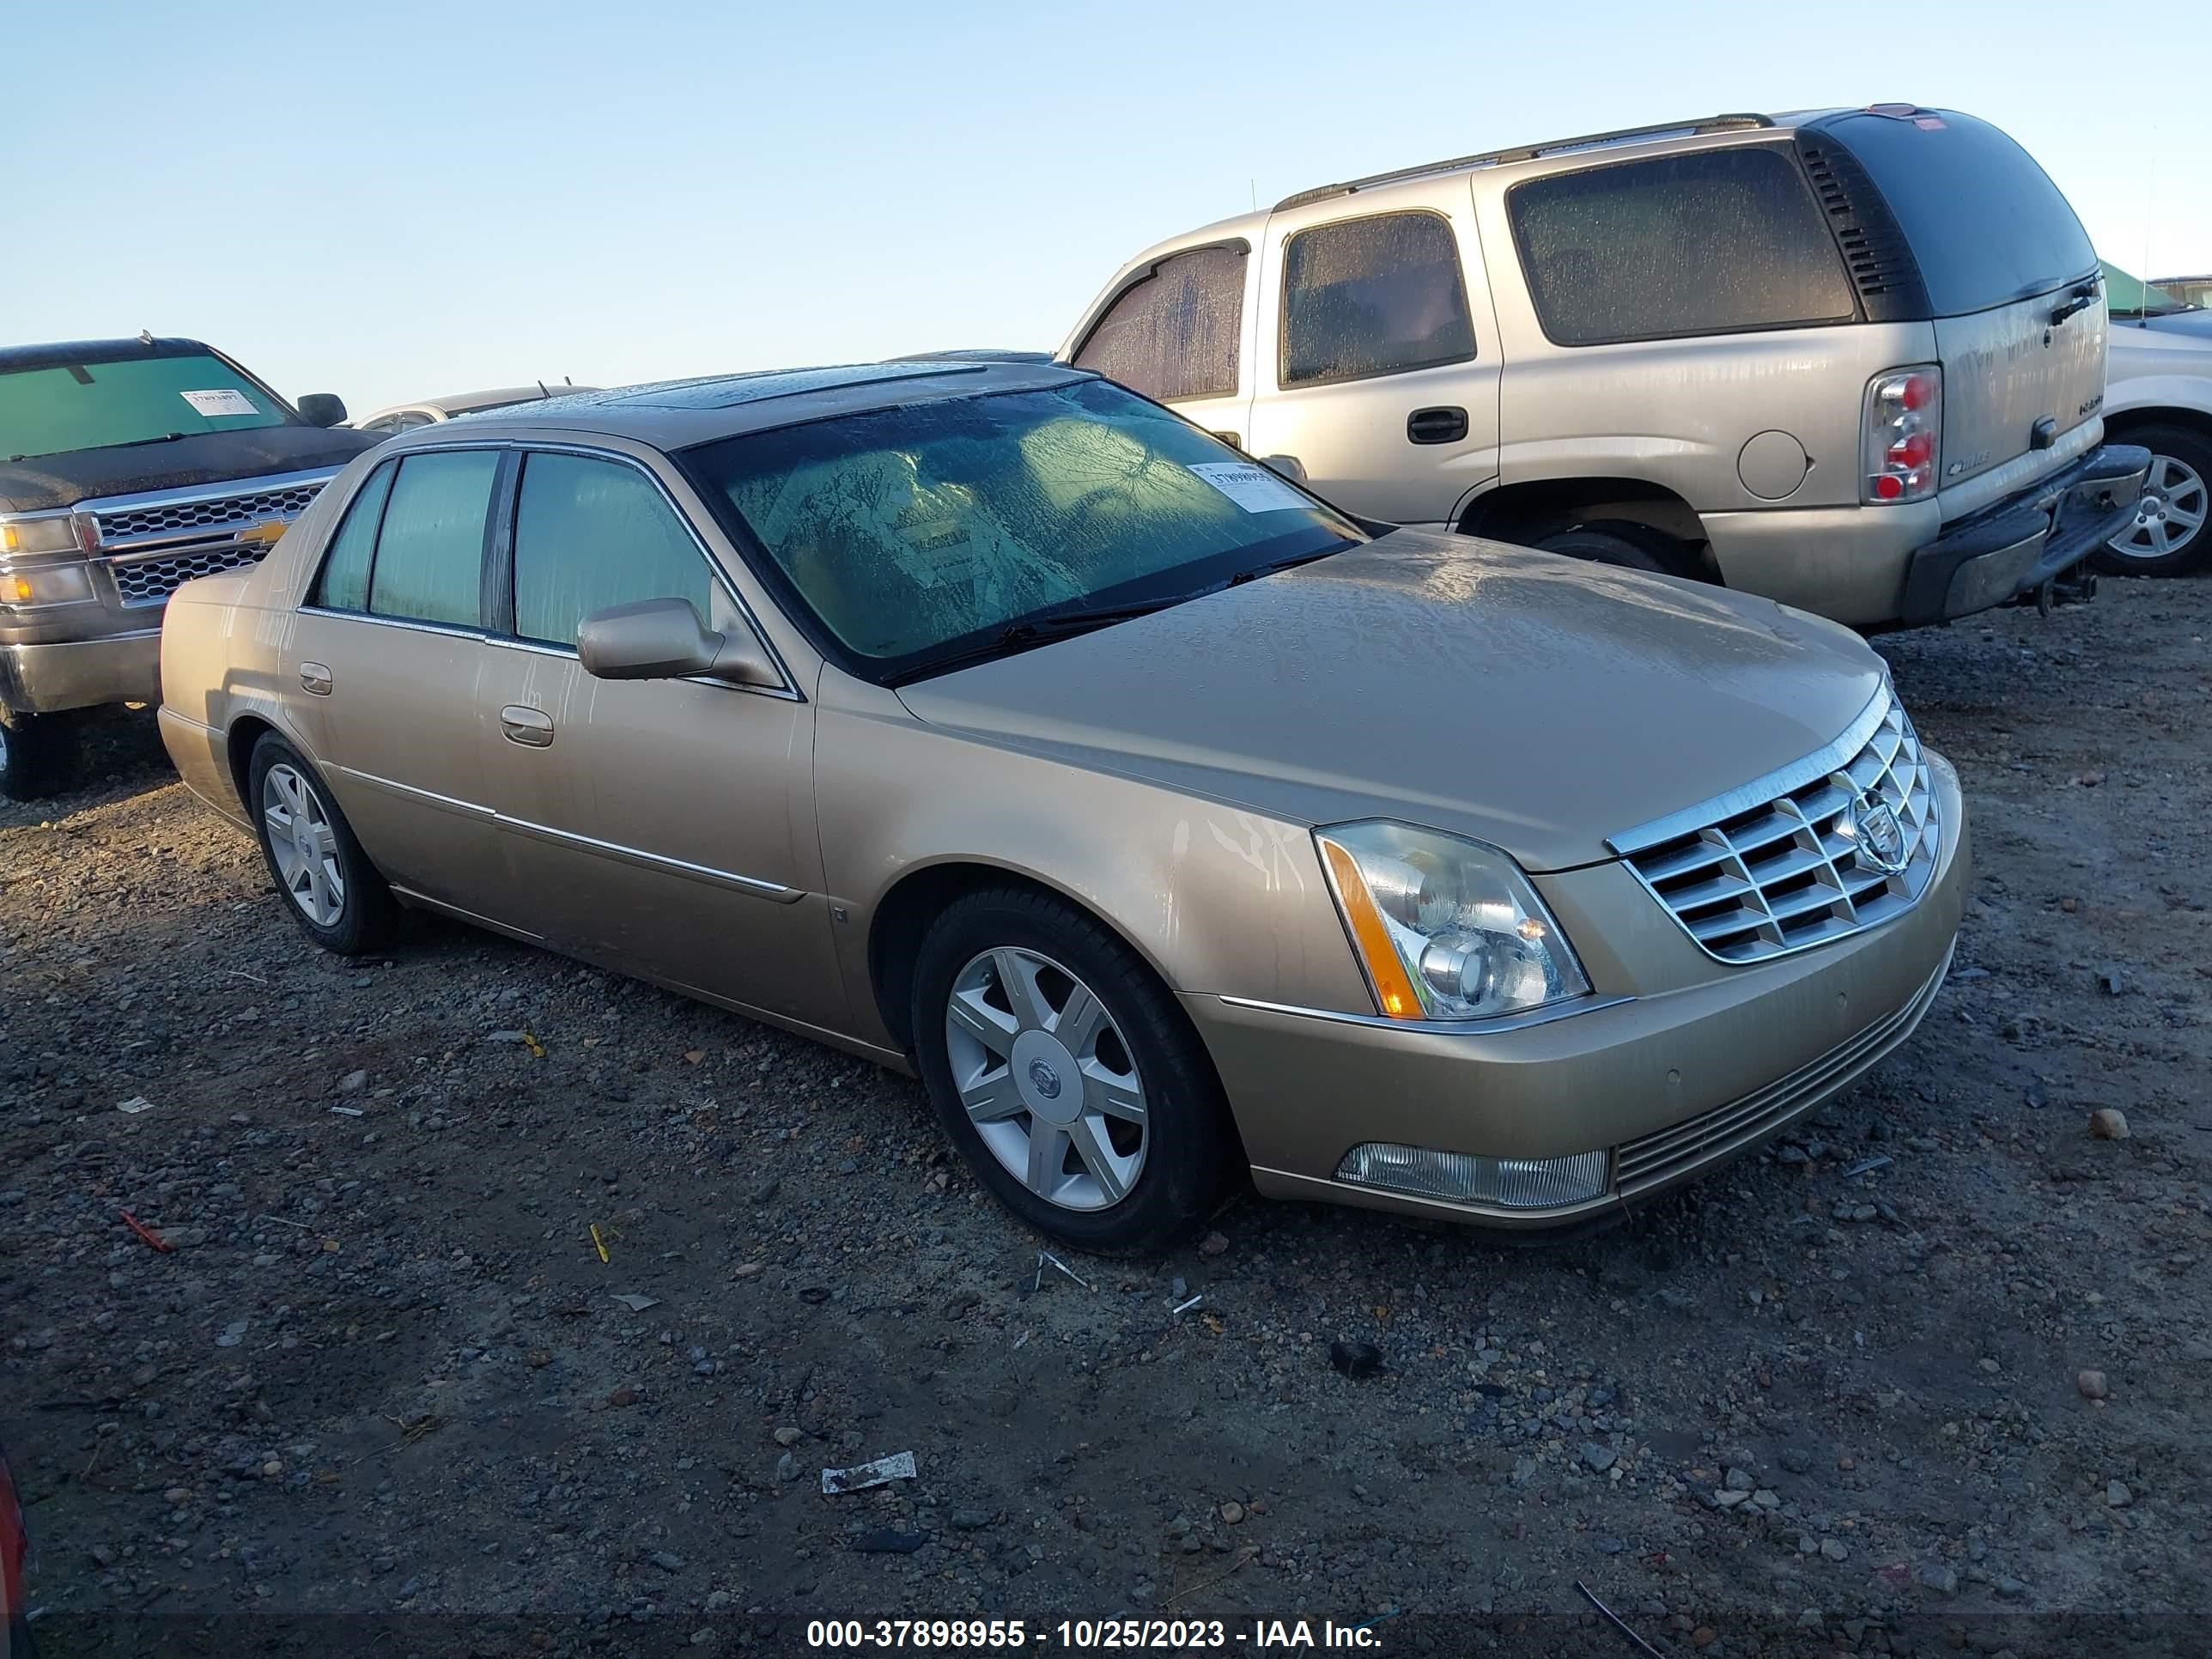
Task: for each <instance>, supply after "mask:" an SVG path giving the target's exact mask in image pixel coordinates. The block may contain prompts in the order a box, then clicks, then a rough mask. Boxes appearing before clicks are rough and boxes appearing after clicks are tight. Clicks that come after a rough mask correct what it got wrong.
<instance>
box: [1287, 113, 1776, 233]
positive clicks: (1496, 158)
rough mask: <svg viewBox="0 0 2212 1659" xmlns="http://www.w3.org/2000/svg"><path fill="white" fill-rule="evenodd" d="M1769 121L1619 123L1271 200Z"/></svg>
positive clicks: (1319, 196) (1323, 195)
mask: <svg viewBox="0 0 2212 1659" xmlns="http://www.w3.org/2000/svg"><path fill="white" fill-rule="evenodd" d="M1772 125H1774V122H1773V120H1772V119H1771V118H1770V117H1767V116H1765V115H1712V116H1707V117H1706V118H1704V119H1703V120H1694V121H1662V122H1660V123H1658V124H1657V125H1654V126H1648V127H1622V128H1620V129H1619V130H1618V131H1613V132H1593V133H1589V134H1586V135H1585V136H1583V137H1580V138H1555V139H1553V141H1552V142H1551V143H1544V144H1524V145H1522V146H1521V147H1519V148H1518V149H1493V150H1486V151H1484V152H1483V153H1482V154H1480V155H1455V156H1454V157H1453V158H1452V159H1451V160H1450V161H1425V162H1423V163H1422V164H1421V165H1420V166H1419V167H1399V168H1397V169H1396V170H1395V171H1393V172H1390V173H1370V174H1369V175H1368V176H1367V177H1366V178H1364V179H1348V180H1346V182H1345V183H1343V184H1340V185H1318V186H1316V188H1314V189H1312V190H1302V191H1299V192H1298V193H1297V195H1295V196H1285V197H1283V199H1282V200H1281V201H1279V202H1278V203H1276V204H1275V211H1276V212H1278V213H1280V212H1282V211H1283V210H1284V209H1285V208H1294V207H1303V206H1304V204H1306V203H1308V202H1320V201H1326V200H1327V199H1328V197H1332V196H1350V195H1352V193H1353V192H1354V191H1362V190H1372V189H1374V188H1375V186H1376V185H1395V184H1396V183H1397V182H1398V181H1399V180H1400V179H1419V178H1420V177H1422V176H1423V175H1424V174H1426V173H1449V172H1451V171H1453V170H1454V169H1455V168H1458V167H1503V166H1504V165H1505V164H1506V163H1507V162H1509V161H1534V160H1536V159H1537V158H1538V157H1539V156H1544V155H1567V154H1569V153H1571V152H1572V151H1575V150H1581V149H1604V148H1605V147H1606V146H1607V145H1608V144H1626V143H1633V142H1634V141H1635V140H1637V139H1638V138H1672V137H1692V136H1694V135H1697V134H1701V133H1707V132H1738V131H1745V130H1747V129H1751V128H1756V127H1771V126H1772Z"/></svg>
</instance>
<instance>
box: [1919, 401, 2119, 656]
mask: <svg viewBox="0 0 2212 1659" xmlns="http://www.w3.org/2000/svg"><path fill="white" fill-rule="evenodd" d="M2149 471H2150V451H2148V449H2143V448H2140V447H2137V446H2136V445H2134V444H2106V445H2104V446H2103V447H2100V448H2097V449H2093V450H2091V451H2090V452H2089V453H2087V455H2085V456H2083V457H2082V458H2081V459H2080V460H2078V461H2076V462H2075V463H2074V465H2071V466H2069V467H2068V468H2066V469H2065V470H2064V471H2061V472H2057V473H2054V474H2052V475H2051V477H2048V478H2045V479H2044V480H2043V481H2042V482H2040V483H2038V484H2037V485H2036V486H2035V487H2034V488H2033V489H2027V490H2023V491H2021V493H2020V494H2019V495H2013V496H2009V497H2008V498H2007V499H2005V500H2004V501H1999V502H1997V503H1996V505H1995V506H1992V507H1985V508H1984V509H1983V510H1982V511H1981V512H1979V513H1974V514H1973V515H1972V516H1971V517H1969V518H1965V519H1961V520H1958V521H1957V522H1956V523H1954V525H1952V526H1950V528H1949V529H1948V530H1947V531H1946V532H1944V533H1943V534H1942V536H1939V537H1938V538H1936V540H1934V541H1932V542H1929V544H1927V545H1926V546H1924V547H1921V548H1918V549H1917V550H1915V551H1914V552H1913V554H1912V556H1911V562H1909V563H1908V564H1907V566H1906V568H1905V598H1904V602H1903V605H1902V607H1901V610H1900V614H1899V621H1901V622H1902V623H1904V624H1905V626H1906V627H1908V628H1918V627H1922V626H1924V625H1926V624H1927V623H1939V622H1948V621H1950V620H1951V619H1952V618H1953V617H1969V616H1972V614H1973V613H1974V612H1975V611H1986V610H1988V609H1989V608H1990V606H1991V605H2002V604H2003V603H2004V602H2005V601H2006V600H2007V599H2014V598H2016V597H2017V596H2019V595H2020V594H2022V593H2029V592H2033V591H2034V590H2035V589H2037V588H2039V587H2040V586H2043V584H2044V583H2045V582H2047V581H2049V580H2051V579H2052V578H2053V577H2056V576H2061V575H2063V574H2065V573H2066V572H2067V571H2069V570H2070V569H2072V568H2074V567H2075V565H2077V564H2079V563H2080V562H2081V561H2082V560H2083V559H2084V558H2086V557H2087V556H2089V555H2090V554H2091V553H2093V552H2094V551H2095V550H2097V549H2098V548H2100V547H2101V546H2103V545H2104V544H2106V542H2107V541H2109V540H2111V539H2112V538H2113V537H2114V536H2117V535H2118V534H2119V533H2120V532H2121V531H2122V530H2124V529H2125V528H2126V527H2127V526H2128V525H2130V523H2132V522H2133V521H2134V519H2135V513H2136V501H2137V500H2138V499H2139V498H2140V497H2141V496H2142V489H2143V480H2144V478H2145V477H2147V476H2148V473H2149Z"/></svg>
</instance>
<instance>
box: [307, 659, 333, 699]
mask: <svg viewBox="0 0 2212 1659" xmlns="http://www.w3.org/2000/svg"><path fill="white" fill-rule="evenodd" d="M300 686H301V690H305V691H308V692H311V693H313V695H314V696H318V697H327V696H330V695H331V671H330V670H329V669H327V668H325V667H324V666H323V665H322V664H320V663H319V662H303V663H301V665H300Z"/></svg>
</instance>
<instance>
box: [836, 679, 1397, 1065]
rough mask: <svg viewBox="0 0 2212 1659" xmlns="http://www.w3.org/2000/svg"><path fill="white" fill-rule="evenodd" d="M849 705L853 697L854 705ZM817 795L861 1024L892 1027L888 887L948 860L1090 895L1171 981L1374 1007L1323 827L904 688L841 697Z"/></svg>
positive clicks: (1198, 988)
mask: <svg viewBox="0 0 2212 1659" xmlns="http://www.w3.org/2000/svg"><path fill="white" fill-rule="evenodd" d="M840 703H842V704H843V705H844V706H837V705H838V704H840ZM815 799H816V802H817V806H818V809H819V811H820V823H821V827H822V854H823V869H824V872H825V875H826V878H827V880H828V883H829V895H830V900H831V902H832V904H833V905H834V906H837V907H842V908H843V909H844V910H845V912H846V920H845V921H843V922H842V923H841V924H840V925H839V926H838V929H837V932H838V945H839V958H840V964H841V968H842V971H843V973H844V975H845V979H846V983H847V988H848V993H849V994H850V995H851V998H852V1006H853V1007H854V1010H855V1017H856V1020H858V1021H860V1022H863V1023H866V1024H869V1025H870V1026H872V1028H873V1029H870V1030H861V1031H859V1032H856V1035H860V1036H865V1037H866V1038H867V1039H868V1040H869V1041H872V1042H881V1043H883V1044H884V1045H885V1046H888V1047H895V1046H896V1044H895V1043H894V1042H892V1041H891V1038H890V1031H889V1030H888V1029H886V1028H884V1027H883V1026H882V1024H881V1019H880V1012H879V1011H878V1009H877V1007H876V1004H875V997H874V990H873V987H872V982H871V980H870V976H869V969H868V949H867V945H868V939H869V937H870V930H871V928H872V925H873V923H874V921H875V917H876V915H877V912H878V908H879V907H880V905H881V904H882V902H883V901H884V896H885V895H887V894H888V893H890V891H891V890H892V889H893V888H894V887H895V886H896V885H897V884H899V883H900V882H901V881H902V880H904V879H906V878H908V877H910V876H913V875H915V874H916V873H918V872H922V871H926V870H928V869H932V868H936V867H939V866H945V865H947V864H960V865H967V866H980V867H981V868H983V869H986V870H1002V871H1005V872H1007V873H1008V874H1009V875H1012V876H1017V877H1019V878H1023V879H1024V880H1027V881H1030V882H1034V883H1036V884H1040V885H1042V886H1044V887H1047V888H1049V889H1051V890H1054V891H1057V892H1059V893H1061V894H1063V895H1065V896H1066V897H1068V898H1069V899H1071V900H1073V902H1077V903H1079V904H1081V905H1082V906H1084V907H1085V908H1086V909H1088V910H1090V911H1091V913H1092V914H1093V915H1097V917H1098V918H1099V919H1100V920H1101V921H1103V922H1104V923H1106V925H1107V926H1109V927H1112V928H1113V929H1114V930H1115V933H1118V934H1119V935H1120V936H1121V938H1122V939H1124V940H1125V941H1126V942H1127V944H1128V945H1129V946H1130V947H1131V948H1132V949H1133V950H1134V951H1137V953H1138V954H1139V956H1141V957H1144V958H1145V960H1146V962H1147V963H1150V964H1151V965H1152V969H1154V971H1156V972H1157V973H1158V975H1160V977H1161V979H1162V980H1163V981H1165V982H1166V984H1167V986H1168V987H1169V988H1170V990H1171V991H1175V992H1179V993H1185V994H1188V993H1208V994H1221V995H1232V996H1243V997H1251V998H1255V999H1258V1000H1264V1001H1271V1002H1282V1003H1289V1004H1294V1005H1297V1006H1305V1007H1320V1008H1334V1009H1342V1010H1345V1011H1346V1012H1373V1002H1372V1000H1371V998H1370V994H1369V992H1368V989H1367V986H1366V981H1364V978H1363V977H1362V976H1361V975H1360V972H1359V968H1358V963H1357V962H1356V961H1355V960H1354V959H1353V957H1352V950H1351V946H1350V945H1348V944H1347V943H1346V939H1345V935H1344V929H1343V926H1342V924H1341V923H1340V921H1339V920H1338V917H1337V914H1336V905H1335V901H1334V898H1333V897H1332V896H1330V893H1329V890H1328V882H1327V879H1326V878H1325V877H1324V876H1323V874H1322V867H1321V860H1320V856H1319V854H1318V853H1317V852H1316V848H1315V846H1314V840H1313V834H1312V829H1311V826H1310V825H1307V824H1304V823H1290V822H1286V821H1284V820H1281V819H1276V818H1272V817H1267V816H1265V815H1263V814H1260V813H1255V812H1253V811H1249V810H1248V809H1245V808H1243V807H1237V806H1232V805H1226V804H1224V803H1220V802H1216V801H1212V800H1208V799H1203V798H1200V797H1197V796H1194V795H1190V794H1187V793H1182V792H1180V791H1176V790H1170V789H1164V788H1162V787H1159V786H1158V785H1156V784H1151V783H1146V782H1142V781H1138V780H1136V779H1133V778H1128V777H1124V776H1121V775H1117V774H1115V773H1114V772H1112V771H1110V770H1107V769H1098V768H1093V767H1087V766H1083V765H1079V764H1076V763H1072V762H1069V761H1066V760H1062V759H1059V758H1056V757H1047V756H1043V755H1040V754H1036V753H1032V752H1029V751H1026V750H1022V749H1020V748H1018V747H1016V746H1012V745H1010V744H1004V743H1001V742H998V741H995V740H993V739H989V738H982V737H978V736H975V735H972V734H968V733H963V732H948V731H945V730H944V729H942V728H939V727H936V726H928V725H925V724H924V723H923V722H921V720H917V719H915V717H914V716H913V715H912V714H908V713H907V712H906V710H905V708H904V706H903V705H902V704H900V703H899V702H898V700H897V699H896V697H895V696H891V694H890V693H889V692H884V691H878V690H877V688H873V687H860V686H855V685H854V684H852V683H850V682H848V683H847V686H846V688H844V689H843V690H841V691H839V692H836V693H832V694H831V695H830V696H825V698H824V700H823V707H822V709H821V713H820V725H819V728H818V731H817V740H816V747H815Z"/></svg>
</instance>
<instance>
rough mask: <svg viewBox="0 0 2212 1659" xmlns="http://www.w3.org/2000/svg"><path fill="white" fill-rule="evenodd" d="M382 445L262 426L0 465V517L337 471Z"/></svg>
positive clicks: (365, 437) (371, 436)
mask: <svg viewBox="0 0 2212 1659" xmlns="http://www.w3.org/2000/svg"><path fill="white" fill-rule="evenodd" d="M382 441H383V440H382V439H381V438H380V437H379V436H378V435H376V434H375V433H374V432H347V431H342V430H339V429H337V428H326V427H316V426H263V427H251V428H244V429H242V430H236V431H230V432H195V433H193V434H191V435H189V436H187V437H183V438H179V439H178V440H177V441H175V442H173V443H166V444H137V445H128V446H117V447H111V448H106V449H71V450H66V451H64V453H61V454H59V455H33V456H31V457H29V458H27V459H24V460H20V461H7V460H0V512H4V513H36V512H40V511H41V510H43V509H45V508H46V507H74V506H75V505H76V503H77V502H79V501H93V500H96V499H98V498H100V497H101V496H105V495H137V494H138V493H139V492H140V491H141V490H147V489H185V488H188V487H190V486H191V485H194V484H215V483H228V482H229V481H230V480H231V479H233V478H258V477H262V476H264V474H269V473H282V472H304V471H308V470H309V469H310V468H313V467H322V466H327V467H332V468H336V467H341V466H343V465H345V464H346V463H347V462H348V461H349V460H351V459H353V458H354V457H355V456H356V455H358V454H360V453H361V452H362V450H364V449H373V448H374V447H376V446H377V445H378V444H379V443H380V442H382Z"/></svg>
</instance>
